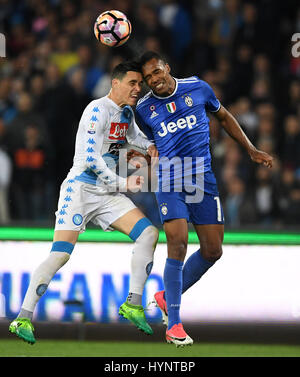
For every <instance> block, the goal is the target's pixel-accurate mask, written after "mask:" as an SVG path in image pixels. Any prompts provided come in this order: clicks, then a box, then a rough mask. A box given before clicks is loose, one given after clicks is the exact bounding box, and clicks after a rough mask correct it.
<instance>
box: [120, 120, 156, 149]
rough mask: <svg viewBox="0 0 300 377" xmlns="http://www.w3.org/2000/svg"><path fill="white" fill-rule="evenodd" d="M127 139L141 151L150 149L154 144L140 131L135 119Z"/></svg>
mask: <svg viewBox="0 0 300 377" xmlns="http://www.w3.org/2000/svg"><path fill="white" fill-rule="evenodd" d="M126 138H127V141H128V143H129V144H132V145H134V146H136V147H139V148H141V149H148V147H149V146H150V145H152V144H153V142H151V141H149V140H148V139H147V137H146V136H145V134H144V133H143V132H142V131H141V130H140V129H139V127H138V125H137V124H136V122H135V120H134V118H133V120H132V122H131V124H130V127H129V129H128V132H127V135H126Z"/></svg>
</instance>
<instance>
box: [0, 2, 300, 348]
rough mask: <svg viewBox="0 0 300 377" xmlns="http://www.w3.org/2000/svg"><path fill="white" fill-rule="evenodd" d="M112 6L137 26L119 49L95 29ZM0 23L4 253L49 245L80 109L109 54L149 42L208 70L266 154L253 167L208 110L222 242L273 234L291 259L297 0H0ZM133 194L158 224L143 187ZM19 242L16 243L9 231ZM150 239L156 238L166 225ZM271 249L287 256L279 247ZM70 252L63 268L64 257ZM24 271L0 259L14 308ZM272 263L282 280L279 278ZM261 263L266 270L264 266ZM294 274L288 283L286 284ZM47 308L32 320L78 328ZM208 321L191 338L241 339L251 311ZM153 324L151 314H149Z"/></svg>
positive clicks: (98, 83)
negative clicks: (1, 47) (266, 161)
mask: <svg viewBox="0 0 300 377" xmlns="http://www.w3.org/2000/svg"><path fill="white" fill-rule="evenodd" d="M108 9H118V10H120V11H123V12H124V13H125V14H126V15H127V16H128V18H129V19H130V21H131V23H132V26H133V32H132V36H131V38H130V40H129V42H128V43H126V44H125V45H124V46H121V47H119V48H116V49H112V48H107V47H105V46H102V45H101V44H100V43H99V42H97V41H96V39H95V37H94V35H93V27H92V26H93V23H94V21H95V19H96V17H97V15H98V14H100V13H101V12H102V11H104V10H108ZM0 25H1V29H0V32H1V33H3V34H4V36H5V39H6V57H5V58H1V60H0V166H1V169H0V224H1V227H0V236H1V240H2V241H1V242H2V246H1V249H2V252H3V254H2V256H1V258H2V260H3V258H4V257H3V255H5V258H9V255H13V258H20V249H21V250H23V256H22V257H23V258H24V250H27V248H26V247H27V246H28V243H27V242H34V243H36V242H39V241H42V242H44V249H45V250H46V249H47V250H48V243H49V245H50V242H51V237H52V230H51V229H52V227H53V224H54V212H55V210H56V204H57V198H58V191H59V186H60V183H61V182H62V180H63V179H64V177H65V176H66V174H67V172H68V170H69V169H70V167H71V165H72V159H73V152H74V139H75V135H76V130H77V125H78V121H79V119H80V116H81V113H82V111H83V109H84V107H85V106H86V105H87V103H89V102H90V101H91V100H92V99H94V98H97V97H101V96H103V95H105V94H107V91H108V88H109V85H110V76H109V75H110V72H111V70H112V68H113V67H114V66H115V65H116V64H117V63H118V62H120V61H122V60H124V59H128V58H133V57H136V56H137V55H139V54H141V53H142V52H143V51H145V50H148V49H150V50H155V51H158V52H160V53H162V55H163V56H165V57H166V58H167V60H168V61H169V64H170V66H171V68H172V72H173V74H174V76H175V77H179V78H180V77H186V76H191V75H197V76H199V77H200V78H202V79H204V80H206V81H207V82H208V83H209V84H210V85H211V86H212V87H213V89H214V91H215V93H216V95H217V97H218V98H219V99H220V100H221V102H222V104H223V105H224V106H225V107H226V108H228V109H229V110H230V111H231V112H232V113H233V115H235V116H236V118H237V119H238V120H239V122H240V124H241V126H242V127H243V129H244V130H245V132H246V133H247V135H248V136H249V137H250V139H251V140H252V141H253V142H254V144H255V145H256V146H257V147H258V148H260V149H263V150H265V151H266V152H268V153H270V154H272V155H273V156H274V157H275V162H274V167H273V169H271V170H268V169H266V168H264V167H261V166H258V165H254V164H253V163H251V161H250V160H249V158H248V156H247V155H246V154H245V152H244V151H243V150H241V148H239V147H238V146H237V144H236V143H235V142H233V141H232V139H231V138H229V137H228V136H226V134H225V133H224V132H223V131H222V130H221V128H220V127H219V125H218V124H217V121H216V120H215V119H214V118H213V117H212V118H211V152H212V156H213V167H214V171H215V174H216V177H217V181H218V186H219V190H220V194H221V199H222V203H223V207H224V212H225V219H226V235H225V248H226V247H227V245H228V246H229V247H230V246H232V245H234V244H239V245H241V247H243V250H246V249H247V247H248V246H247V245H250V244H251V245H255V244H257V250H259V249H260V246H259V245H261V244H264V245H278V244H280V245H287V246H286V256H288V258H293V257H296V256H297V254H296V253H295V254H293V253H294V252H295V250H296V248H295V246H296V247H297V245H299V244H300V241H299V224H300V59H299V58H295V57H293V56H292V53H291V49H292V42H291V38H292V35H293V34H294V33H296V32H300V7H299V3H298V1H291V0H290V1H285V2H284V4H283V3H282V2H279V1H270V0H261V1H238V0H227V1H220V0H194V1H188V2H184V1H182V2H180V1H172V0H165V1H155V0H153V1H134V0H119V1H118V0H115V1H114V0H112V1H95V0H85V1H80V0H75V1H69V0H66V1H63V0H48V1H46V0H27V1H25V0H24V1H22V0H20V1H11V0H2V1H1V7H0ZM131 198H132V200H133V201H134V202H135V203H136V204H137V205H138V206H139V207H140V208H142V210H143V211H144V212H145V213H146V214H147V216H148V217H149V218H150V219H151V220H152V221H153V223H154V224H155V225H156V226H157V227H159V228H160V229H161V225H160V222H159V217H158V210H157V206H156V202H155V199H154V195H153V193H140V194H135V195H133V196H131ZM94 231H95V229H94V228H93V227H92V226H90V227H89V229H88V232H87V233H86V235H85V236H83V239H82V241H87V242H89V243H98V244H99V243H101V242H110V243H116V245H118V246H116V249H118V252H119V249H120V248H121V249H122V247H123V246H124V245H126V243H127V241H128V240H125V239H124V238H122V237H119V236H117V235H115V234H113V235H112V234H110V235H109V236H108V235H104V234H103V233H102V232H100V231H96V233H95V232H94ZM190 236H191V239H193V234H192V233H191V234H190ZM84 237H86V239H84ZM107 237H108V238H107ZM22 240H23V242H25V243H15V242H22ZM14 241H15V242H14ZM123 242H124V244H123ZM82 245H84V242H83V244H82ZM292 245H293V247H294V248H295V249H293V253H292V254H291V249H289V247H291V246H292ZM103 246H105V245H104V244H103ZM160 246H161V247H162V248H164V249H165V244H164V236H163V233H162V232H161V234H160ZM86 247H87V249H88V244H87V246H86ZM124 247H125V246H124ZM9 248H10V249H9ZM283 249H284V248H283ZM5 250H6V252H7V254H5V252H4V251H5ZM47 250H46V251H47ZM225 250H226V249H225ZM249 250H250V249H249ZM257 250H256V251H257ZM274 250H275V249H274ZM296 251H297V250H296ZM21 252H22V251H21ZM28 252H30V251H28ZM247 252H248V251H247ZM0 253H1V251H0ZM14 253H15V254H14ZM0 255H1V254H0ZM112 255H113V252H112ZM274 257H275V258H276V256H275V254H274ZM281 257H282V258H283V259H282V260H283V261H284V260H285V258H284V254H283V255H282V254H281ZM34 258H35V257H34V256H33V257H32V260H31V262H30V263H31V265H32V269H33V268H34V266H35V259H34ZM101 258H103V256H100V257H99V262H98V263H99V264H100V263H101ZM112 258H113V256H112ZM268 258H269V259H268ZM37 259H38V258H37ZM270 259H272V254H267V258H266V262H265V263H266V264H267V263H268V260H270ZM128 260H129V255H128ZM294 260H295V261H296V260H297V258H295V259H294ZM6 261H7V259H6ZM69 263H70V269H72V265H71V264H72V260H71V261H70V262H69ZM0 264H1V263H0ZM5 268H6V267H5ZM20 268H21V267H20ZM158 268H160V270H162V266H159V267H158ZM232 268H233V267H232ZM236 268H238V267H237V266H235V269H236ZM111 270H112V271H113V270H114V266H111ZM30 271H31V270H30V267H28V270H26V271H25V272H24V271H22V270H21V269H18V270H17V271H14V266H13V264H12V267H11V270H7V269H6V270H5V269H3V268H2V269H1V271H0V288H1V291H0V292H2V296H1V297H2V298H3V297H4V300H5V298H6V305H8V301H9V300H10V299H11V296H9V297H10V298H9V300H8V294H10V295H15V296H17V297H15V298H14V299H15V300H16V302H17V303H15V304H14V305H13V308H14V310H11V316H13V315H14V311H16V308H17V306H18V303H20V297H19V296H20V295H21V296H22V294H24V287H25V286H26V279H28V275H26V273H28V272H30ZM289 271H290V270H289ZM21 273H23V275H22V276H23V279H24V281H23V282H22V284H23V285H22V287H23V288H22V287H21V288H19V287H18V288H15V287H14V285H18V283H16V282H14V274H16V279H21V278H22V277H20V276H21V275H20V274H21ZM24 273H25V275H26V276H25V277H24ZM254 273H255V272H254ZM280 273H281V272H280V270H278V279H281V278H282V277H283V278H285V277H286V276H287V275H286V274H282V276H281V275H280ZM285 273H286V271H285ZM295 273H296V272H295ZM5 274H6V275H5ZM265 274H266V280H267V279H268V278H269V275H268V266H266V271H265ZM19 275H20V276H19ZM86 275H87V276H88V272H87V273H86ZM274 278H276V276H274ZM5 279H6V280H5ZM9 279H11V280H9ZM215 279H216V280H217V279H218V276H217V275H216V277H215ZM249 279H251V277H249ZM8 283H9V284H11V285H10V286H8ZM27 283H28V282H27ZM221 283H222V282H220V281H215V284H221ZM263 283H264V281H263V280H262V284H263ZM297 283H298V282H297V281H296V280H295V286H294V287H292V289H294V294H295V295H297ZM199 287H200V284H199ZM298 287H299V285H298ZM20 289H21V291H22V292H21V294H20V293H19V290H20ZM8 292H10V293H8ZM71 298H72V297H71ZM73 298H76V297H75V296H74V297H73ZM6 309H7V306H6ZM297 310H298V309H297ZM297 310H296V311H297ZM0 315H1V313H0ZM8 318H9V316H8V315H7V310H6V313H4V315H3V311H2V319H0V328H1V337H6V331H7V319H8ZM67 319H69V320H70V318H67ZM293 319H294V321H290V320H289V321H287V323H285V322H284V321H283V322H280V325H279V326H278V325H276V318H275V320H274V319H273V321H271V322H272V325H269V326H265V324H264V326H261V324H260V326H259V331H258V332H256V334H261V337H260V338H261V340H263V338H264V337H265V338H266V339H269V340H276V339H279V338H282V337H283V338H284V339H285V340H286V341H293V342H297V338H299V336H298V335H299V315H298V312H297V313H296V315H294V317H293ZM48 320H49V318H48V317H47V315H46V317H44V319H43V318H41V323H40V329H41V330H40V331H41V335H42V337H43V336H44V337H49V336H50V335H51V336H52V337H55V336H56V337H60V336H61V334H64V335H65V336H66V337H68V336H75V337H77V330H78V324H77V323H75V324H74V325H73V327H72V323H67V322H68V321H67V320H66V323H65V325H66V326H67V325H71V327H64V329H65V330H62V328H61V327H60V326H63V324H61V323H55V327H52V328H51V329H50V330H49V326H48V324H49V322H48ZM261 320H266V318H265V317H263V318H262V319H261ZM219 321H220V320H219ZM50 322H51V321H50ZM69 322H70V321H69ZM99 322H100V321H99ZM103 322H105V321H101V323H98V325H99V326H100V327H99V329H100V330H99V331H98V332H97V331H96V334H98V335H97V336H99V338H103V337H104V338H105V337H106V336H107V339H109V336H113V337H117V334H118V330H117V332H116V333H114V335H111V334H112V333H111V328H112V327H114V328H115V329H119V326H121V328H122V334H123V335H124V336H125V334H126V336H128V337H129V338H130V337H132V336H135V335H134V332H133V331H132V332H131V329H130V328H129V329H128V327H124V326H123V325H124V324H122V323H119V322H118V323H114V324H113V325H112V327H111V326H109V325H108V324H105V323H103ZM208 322H209V321H208ZM208 322H207V323H206V324H203V323H200V321H198V322H197V320H196V321H195V320H193V322H192V323H191V326H192V327H194V331H197V332H199V334H201V339H204V340H205V339H212V338H214V339H237V338H238V339H242V338H243V334H244V335H245V338H247V339H252V340H253V337H254V335H253V327H252V326H253V323H252V321H251V318H249V321H247V318H244V321H242V322H243V323H245V322H247V323H248V322H249V323H248V327H245V326H244V325H241V323H240V321H236V322H232V321H231V326H230V327H228V326H227V324H226V323H225V324H222V321H220V322H218V323H214V324H209V323H208ZM254 322H255V321H254ZM2 325H3V326H2ZM154 326H159V325H156V323H155V321H154ZM210 326H213V327H210ZM236 326H237V327H236ZM241 326H242V328H243V330H241ZM43 329H44V330H43ZM53 329H56V331H55V330H53ZM58 329H60V330H58ZM71 329H72V330H71ZM93 329H95V328H93ZM158 329H160V327H158ZM49 331H50V332H49ZM80 331H81V330H80ZM158 332H159V333H160V335H161V330H159V331H158ZM55 334H56V335H55ZM88 334H89V332H88V331H86V332H85V336H88ZM93 334H95V331H94V330H93ZM104 334H106V335H105V336H104ZM237 334H238V335H237ZM90 336H92V335H90ZM136 336H137V337H139V334H138V335H136ZM236 337H237V338H236ZM139 339H141V338H139ZM157 339H158V338H157Z"/></svg>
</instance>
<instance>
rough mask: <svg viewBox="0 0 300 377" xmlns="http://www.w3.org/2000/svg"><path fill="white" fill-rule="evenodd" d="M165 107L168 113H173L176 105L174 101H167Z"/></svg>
mask: <svg viewBox="0 0 300 377" xmlns="http://www.w3.org/2000/svg"><path fill="white" fill-rule="evenodd" d="M166 108H167V110H168V111H169V113H171V114H172V113H175V111H176V105H175V102H170V103H167V104H166Z"/></svg>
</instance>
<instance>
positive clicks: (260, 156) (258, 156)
mask: <svg viewBox="0 0 300 377" xmlns="http://www.w3.org/2000/svg"><path fill="white" fill-rule="evenodd" d="M249 155H250V157H251V160H252V161H254V162H257V163H258V164H263V165H265V166H266V167H267V168H271V167H272V166H273V160H274V158H273V157H272V156H270V155H269V154H268V153H266V152H263V151H260V150H258V149H253V150H251V151H250V152H249Z"/></svg>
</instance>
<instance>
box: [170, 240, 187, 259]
mask: <svg viewBox="0 0 300 377" xmlns="http://www.w3.org/2000/svg"><path fill="white" fill-rule="evenodd" d="M186 250H187V242H186V241H185V240H183V239H178V238H176V237H172V238H171V239H168V257H169V258H174V259H178V260H184V258H185V255H186Z"/></svg>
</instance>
